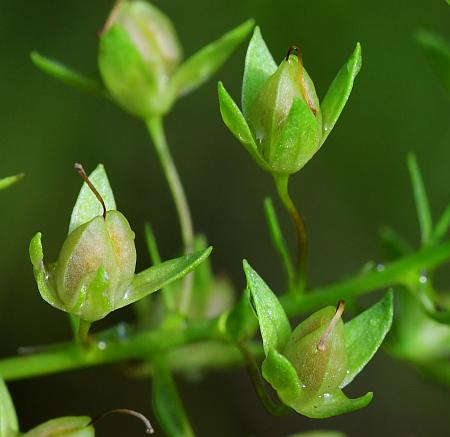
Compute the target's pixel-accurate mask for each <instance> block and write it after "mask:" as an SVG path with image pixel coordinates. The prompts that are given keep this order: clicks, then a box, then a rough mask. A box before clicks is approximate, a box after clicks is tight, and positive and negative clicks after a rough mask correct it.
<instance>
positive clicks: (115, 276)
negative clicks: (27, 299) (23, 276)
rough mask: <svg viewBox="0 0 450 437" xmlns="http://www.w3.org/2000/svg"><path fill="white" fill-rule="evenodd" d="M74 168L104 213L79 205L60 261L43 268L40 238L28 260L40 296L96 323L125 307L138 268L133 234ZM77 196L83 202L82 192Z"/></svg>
mask: <svg viewBox="0 0 450 437" xmlns="http://www.w3.org/2000/svg"><path fill="white" fill-rule="evenodd" d="M75 169H76V170H77V171H78V172H79V174H80V175H81V176H82V177H83V179H84V180H85V182H86V184H87V185H88V187H89V188H90V190H91V191H92V193H93V194H94V195H95V197H97V199H98V200H99V202H100V204H101V205H102V210H103V214H102V215H96V214H97V213H93V214H92V209H91V208H92V203H91V202H84V201H82V202H80V201H78V202H77V205H78V208H76V212H77V214H76V215H77V217H78V221H77V220H73V221H72V223H71V231H70V232H69V235H68V236H67V238H66V240H65V241H64V244H63V246H62V249H61V252H60V254H59V257H58V261H57V262H56V263H55V264H53V265H52V266H51V267H50V269H49V270H48V271H47V270H46V269H45V267H44V265H43V253H42V245H41V241H40V238H41V237H40V234H37V235H36V236H35V237H34V238H33V240H32V242H31V245H30V255H31V261H32V263H33V266H34V272H35V276H36V280H37V282H38V286H39V291H40V292H41V295H42V297H43V298H44V299H45V300H46V301H47V302H49V303H50V304H51V305H53V306H55V307H56V308H59V309H61V310H63V311H66V312H68V313H70V314H72V315H74V316H77V317H79V318H80V319H81V320H83V321H86V322H94V321H96V320H100V319H102V318H103V317H105V316H106V315H107V314H108V313H110V312H111V311H114V310H115V309H117V308H120V307H121V306H123V302H124V301H125V300H126V298H127V290H129V287H130V284H131V283H132V281H133V278H134V271H135V267H136V248H135V244H134V237H135V235H134V232H133V231H132V230H131V227H130V225H129V223H128V221H127V219H126V218H125V217H124V215H123V214H122V213H120V212H119V211H116V210H109V211H107V207H106V204H105V202H104V200H103V198H102V196H101V195H100V194H99V192H98V191H97V190H96V188H95V187H94V185H93V184H92V182H91V181H90V180H89V178H88V177H87V175H86V173H85V172H84V169H83V167H82V166H81V165H80V164H76V165H75ZM101 169H103V167H101ZM105 177H106V176H105ZM82 192H83V190H82ZM80 196H82V200H84V197H83V196H85V193H83V194H80ZM110 196H112V193H111V195H110ZM109 200H110V199H109ZM93 202H94V203H95V202H97V201H96V200H95V198H93ZM112 202H113V203H114V201H113V200H112ZM108 203H109V206H111V202H108ZM95 205H97V204H95ZM114 205H115V204H114ZM95 211H97V210H96V209H95ZM72 218H73V217H72ZM72 228H73V229H72Z"/></svg>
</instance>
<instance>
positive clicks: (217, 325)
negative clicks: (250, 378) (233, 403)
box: [0, 242, 450, 380]
mask: <svg viewBox="0 0 450 437" xmlns="http://www.w3.org/2000/svg"><path fill="white" fill-rule="evenodd" d="M448 260H450V242H446V243H444V244H442V245H440V246H436V247H427V248H425V249H422V250H421V251H420V252H417V253H414V254H412V255H409V256H407V257H404V258H401V259H399V260H397V261H394V262H392V263H390V264H387V265H385V266H383V268H378V269H375V270H371V271H369V272H365V273H358V274H357V275H356V276H354V277H352V278H350V279H346V280H344V281H341V282H337V283H335V284H332V285H329V286H325V287H321V288H318V289H316V290H311V292H309V293H308V294H305V295H302V296H294V295H290V294H286V295H284V296H282V298H281V303H282V304H283V307H284V309H285V310H286V313H287V314H288V315H289V316H290V317H293V316H299V315H300V314H302V313H305V312H310V311H313V310H315V309H318V308H321V307H323V306H326V305H333V304H335V303H336V302H337V301H338V300H340V299H344V300H345V299H348V298H354V297H357V296H360V295H363V294H366V293H369V292H372V291H376V290H381V289H384V288H388V287H392V286H395V285H398V284H402V285H403V284H405V283H407V282H408V280H409V278H410V277H411V275H413V274H415V275H416V274H417V272H420V271H422V270H426V269H432V268H433V267H436V266H438V265H441V264H443V263H444V262H446V261H448ZM223 340H224V334H223V316H222V317H219V318H217V319H213V320H203V321H197V322H190V323H189V324H188V325H187V326H182V327H180V328H178V329H174V330H164V329H157V330H153V331H142V332H134V333H133V332H132V333H130V334H129V335H128V336H125V337H124V336H122V335H119V336H118V338H117V339H115V338H112V339H111V335H109V336H107V334H105V333H99V334H97V335H94V336H92V337H91V342H90V347H87V348H80V347H79V346H78V345H76V344H74V343H73V342H69V343H63V344H59V345H55V346H48V347H46V348H45V349H44V350H42V349H41V350H39V351H38V352H36V353H33V354H31V355H23V356H16V357H11V358H5V359H3V360H0V375H1V376H3V378H4V379H7V380H13V379H24V378H29V377H33V376H39V375H46V374H51V373H57V372H62V371H66V370H72V369H79V368H83V367H90V366H95V365H100V364H106V363H113V362H121V361H128V360H132V359H138V360H139V359H142V360H144V361H146V360H148V358H149V357H151V356H152V355H153V354H158V353H160V352H162V351H164V352H168V353H169V356H170V354H171V353H172V352H174V353H175V354H176V352H175V351H176V350H177V349H179V348H181V347H188V346H189V345H192V344H193V343H198V342H204V341H213V342H214V343H217V342H218V341H219V343H220V344H222V342H223ZM221 351H222V353H221V355H220V357H221V358H220V362H218V361H215V365H216V366H220V365H222V364H224V366H225V363H227V364H226V365H232V363H234V362H236V363H239V360H238V359H236V348H229V349H228V351H227V350H226V349H221ZM183 356H184V357H185V356H186V354H184V355H183V354H182V355H179V356H178V366H179V368H180V369H181V370H182V369H183V364H184V361H183V360H184V358H183ZM228 358H229V360H228ZM203 359H204V361H201V360H203ZM235 359H236V361H234V360H235ZM201 360H200V357H199V361H196V362H195V363H194V364H192V365H193V366H196V365H198V366H199V367H201V363H202V362H203V363H204V364H205V365H207V364H208V363H209V362H211V360H216V358H215V357H211V355H208V354H205V355H204V358H202V359H201ZM217 360H219V359H218V358H217Z"/></svg>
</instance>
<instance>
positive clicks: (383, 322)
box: [340, 291, 394, 388]
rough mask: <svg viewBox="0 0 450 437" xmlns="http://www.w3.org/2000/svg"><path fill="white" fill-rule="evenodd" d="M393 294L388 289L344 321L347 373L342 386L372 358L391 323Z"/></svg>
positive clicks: (350, 380) (351, 379)
mask: <svg viewBox="0 0 450 437" xmlns="http://www.w3.org/2000/svg"><path fill="white" fill-rule="evenodd" d="M393 315H394V295H393V292H392V291H390V292H389V293H387V294H386V296H384V297H383V299H381V300H380V301H379V302H378V303H376V304H375V305H373V306H371V307H370V308H369V309H367V310H366V311H364V312H362V313H361V314H359V315H358V316H356V317H355V318H354V319H352V320H350V321H349V322H348V323H346V324H345V325H344V326H345V344H346V349H347V374H346V376H345V378H344V380H343V381H342V383H341V385H340V387H341V388H344V387H345V386H347V385H348V384H349V383H350V382H352V381H353V379H354V378H355V376H356V375H358V373H359V372H361V370H362V369H363V368H364V367H365V365H366V364H367V363H368V362H369V361H370V360H371V359H372V357H373V356H374V355H375V352H376V351H377V350H378V348H379V347H380V346H381V343H382V342H383V340H384V338H385V337H386V334H387V333H388V332H389V329H390V328H391V325H392V318H393Z"/></svg>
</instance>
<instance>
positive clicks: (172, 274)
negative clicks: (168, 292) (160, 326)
mask: <svg viewBox="0 0 450 437" xmlns="http://www.w3.org/2000/svg"><path fill="white" fill-rule="evenodd" d="M211 251H212V247H208V248H207V249H206V250H203V251H201V252H197V253H194V254H192V255H185V256H182V257H180V258H176V259H172V260H169V261H165V262H163V263H161V264H157V265H155V266H152V267H150V268H148V269H146V270H144V271H143V272H140V273H138V274H137V275H135V277H134V279H133V282H132V283H131V285H130V287H129V288H128V290H127V291H126V292H125V295H124V297H123V299H122V300H121V301H120V302H118V305H117V307H116V308H115V309H118V308H122V307H124V306H126V305H129V304H131V303H134V302H136V301H138V300H140V299H142V298H144V297H145V296H147V295H149V294H151V293H154V292H155V291H158V290H160V289H161V288H163V287H165V286H167V285H169V284H171V283H172V282H174V281H177V280H178V279H181V278H182V277H183V276H185V275H187V274H188V273H189V272H191V271H192V270H194V269H195V268H196V267H197V266H198V265H199V264H200V263H202V262H203V261H205V260H206V258H208V256H209V254H210V253H211Z"/></svg>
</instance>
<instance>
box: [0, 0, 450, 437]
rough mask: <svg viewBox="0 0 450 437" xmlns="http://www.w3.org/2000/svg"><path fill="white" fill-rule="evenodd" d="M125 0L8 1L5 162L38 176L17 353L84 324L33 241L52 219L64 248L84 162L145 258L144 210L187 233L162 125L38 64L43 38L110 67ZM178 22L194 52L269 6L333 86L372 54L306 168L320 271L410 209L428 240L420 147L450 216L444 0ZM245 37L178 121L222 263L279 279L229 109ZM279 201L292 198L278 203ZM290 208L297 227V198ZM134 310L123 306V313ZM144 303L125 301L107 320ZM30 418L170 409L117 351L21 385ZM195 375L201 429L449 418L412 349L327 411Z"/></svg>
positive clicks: (359, 426) (23, 205)
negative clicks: (61, 299) (428, 47)
mask: <svg viewBox="0 0 450 437" xmlns="http://www.w3.org/2000/svg"><path fill="white" fill-rule="evenodd" d="M112 3H113V2H112V0H98V1H95V2H94V1H88V0H84V1H80V0H64V1H50V0H39V1H19V0H0V56H1V68H0V105H1V106H0V114H1V116H0V175H3V176H6V175H9V174H12V173H15V172H19V171H24V172H25V173H26V179H25V180H24V181H23V182H22V183H20V184H19V185H17V186H15V187H13V188H11V189H9V190H7V191H5V192H2V193H1V198H0V244H1V252H0V253H1V255H0V261H1V262H0V277H1V286H0V320H1V324H0V328H1V329H0V332H1V337H0V355H1V356H2V357H4V356H7V355H10V354H14V353H15V351H16V349H17V348H18V347H19V346H24V345H35V344H43V343H47V342H51V341H62V340H65V339H67V338H68V337H69V335H70V332H69V327H68V324H67V320H66V317H65V315H64V314H63V313H61V312H59V311H56V310H53V309H52V308H50V306H49V305H47V304H45V303H44V302H43V301H42V300H41V298H40V296H39V294H38V292H37V289H36V285H35V283H34V280H33V275H32V270H31V265H30V262H29V259H28V252H27V247H28V242H29V240H30V238H31V237H32V235H33V234H34V233H35V232H36V231H38V230H39V231H42V232H43V236H44V237H43V238H44V245H45V248H46V256H47V259H48V260H52V259H55V258H56V256H57V253H58V250H59V247H60V245H61V244H62V241H63V239H64V236H65V233H66V232H67V226H68V222H69V216H70V212H71V208H72V206H73V203H74V201H75V198H76V196H77V193H78V190H79V187H80V180H79V178H78V177H77V176H76V174H75V173H74V172H73V170H72V165H73V163H74V162H75V161H81V162H83V163H84V165H85V167H87V168H88V169H92V168H93V167H94V166H95V165H96V164H97V163H98V162H103V163H104V164H105V166H106V168H107V170H108V173H109V175H110V180H111V183H112V185H113V188H114V190H115V193H116V199H117V201H118V205H119V209H120V210H121V211H122V212H124V213H125V214H126V215H127V217H128V219H129V221H130V223H131V224H132V226H133V227H134V229H135V231H136V233H137V245H138V250H139V252H140V254H141V256H140V260H139V267H140V268H143V267H145V266H146V265H147V264H148V260H147V258H146V255H145V250H144V246H143V238H142V237H143V235H142V234H143V233H142V227H143V224H144V222H145V221H147V220H150V221H151V222H152V224H153V225H154V228H155V230H156V233H157V237H158V240H159V243H160V245H161V248H162V253H163V256H164V257H165V258H167V257H171V256H174V255H175V254H176V253H177V252H178V250H179V247H180V242H179V241H180V239H179V234H178V225H177V220H176V217H175V214H174V208H173V204H172V201H171V198H170V196H169V193H168V189H167V186H166V183H165V181H164V178H163V176H162V173H161V170H160V168H159V166H158V162H157V159H156V156H155V153H154V151H153V149H152V148H151V147H150V145H149V141H148V139H147V136H146V131H145V129H144V127H143V126H142V125H141V124H140V123H139V122H137V121H136V120H134V119H132V118H131V117H129V116H128V115H126V114H124V113H123V112H122V111H120V110H119V109H117V108H116V107H114V106H113V105H111V104H109V103H108V102H106V101H102V100H100V99H96V98H94V97H90V96H87V95H83V94H78V93H77V92H75V91H73V90H71V89H68V88H65V87H64V86H62V85H61V84H59V83H57V82H55V81H54V80H52V79H50V78H48V77H46V76H45V75H44V74H42V73H41V72H39V71H37V70H36V69H35V68H34V67H33V65H32V64H31V62H30V61H29V56H28V55H29V52H30V51H31V50H33V49H37V50H39V51H40V52H42V53H44V54H47V55H49V56H52V57H54V58H57V59H61V60H64V61H65V62H66V63H67V64H69V65H71V66H74V67H76V68H78V69H79V70H81V71H85V72H87V73H90V72H95V70H96V46H97V33H98V31H99V29H100V28H101V26H102V23H103V20H104V19H105V17H106V15H107V14H108V11H109V9H110V7H111V5H112ZM155 3H156V4H157V6H160V7H161V8H162V9H163V10H164V11H165V12H167V13H168V14H169V15H170V16H171V17H172V18H173V21H174V22H175V25H176V27H177V29H178V33H179V37H180V39H181V41H182V44H183V46H184V48H185V54H187V55H189V54H191V53H193V51H195V50H196V49H198V48H199V47H200V46H202V45H204V44H205V43H207V42H209V41H210V40H212V39H214V38H216V37H218V36H219V35H221V34H222V33H223V32H225V31H226V30H228V29H230V28H232V27H234V26H235V25H237V24H238V23H240V22H242V21H243V20H244V19H246V18H248V17H254V18H255V19H256V20H257V22H258V24H259V25H260V26H261V28H262V32H263V35H264V37H265V39H266V41H267V42H268V45H269V47H270V49H271V50H272V53H273V54H274V56H275V57H276V59H277V60H280V59H281V58H282V56H283V55H284V53H285V51H286V49H287V47H288V46H290V45H291V44H297V45H300V46H301V47H302V49H303V52H304V62H305V65H306V66H307V68H308V71H309V73H310V75H311V76H312V78H313V79H314V81H315V84H316V88H317V91H318V93H319V96H323V94H324V92H325V91H326V89H327V87H328V85H329V83H330V82H331V80H332V79H333V77H334V75H335V73H336V72H337V70H338V68H339V67H340V66H341V64H342V63H343V62H344V60H345V59H346V58H347V56H348V55H349V54H350V53H351V51H352V49H353V47H354V44H355V42H356V41H357V40H359V41H360V42H361V43H362V47H363V69H362V71H361V73H360V75H359V77H358V79H357V81H356V87H355V89H354V92H353V94H352V96H351V99H350V102H349V105H348V106H347V108H346V109H345V111H344V113H343V115H342V117H341V119H340V120H339V123H338V124H337V126H336V128H335V130H334V132H333V134H332V135H331V136H330V138H329V139H328V141H327V143H326V146H325V147H324V148H323V149H322V150H321V151H320V153H318V155H317V156H316V157H315V159H313V160H312V162H311V163H310V164H308V165H307V167H306V168H305V169H304V170H303V171H302V172H301V174H300V175H297V176H296V177H294V178H293V180H292V191H293V195H294V197H295V199H296V201H297V202H298V203H299V205H300V206H301V210H302V211H303V213H304V215H305V216H306V220H307V227H308V232H309V238H310V242H311V258H312V259H311V278H312V282H313V283H314V284H323V283H325V282H328V281H331V280H333V279H335V278H339V277H342V276H345V275H347V274H349V273H351V272H352V271H354V270H356V269H358V268H360V267H361V266H362V265H363V264H364V263H365V262H366V261H368V260H377V259H379V258H380V256H381V253H380V248H379V244H378V239H377V232H378V229H379V227H380V225H383V224H392V225H393V226H394V227H395V228H397V229H398V230H401V231H402V232H403V234H404V235H406V236H407V237H408V238H410V239H411V241H413V242H417V236H418V226H417V220H416V218H415V210H414V206H413V202H412V195H411V190H410V187H409V183H408V174H407V171H406V166H405V157H406V154H407V152H408V151H411V150H412V151H415V152H416V153H417V155H418V158H419V162H420V164H421V167H422V170H423V173H424V177H425V180H426V182H427V186H428V191H429V194H430V199H431V202H432V207H433V211H434V213H435V215H437V214H438V213H439V212H440V211H441V210H442V209H443V208H444V206H445V205H446V204H447V202H448V200H449V162H450V148H449V143H450V128H449V123H448V120H449V115H450V112H449V101H448V99H447V98H446V97H445V95H444V92H443V90H442V89H441V88H440V85H439V83H438V81H437V80H436V79H435V77H434V75H433V73H432V71H431V69H430V68H429V66H428V64H427V62H426V60H425V59H424V57H423V55H422V53H421V51H420V49H419V48H418V46H417V45H416V43H415V41H414V39H413V32H414V30H415V29H417V28H418V27H425V28H428V29H431V30H435V31H437V32H439V33H441V34H443V35H444V36H447V37H449V32H448V30H449V23H450V10H449V8H448V6H447V5H446V4H445V2H444V1H443V0H410V1H401V0H398V1H393V0H379V1H377V2H363V1H361V0H327V1H325V0H323V1H317V0H316V1H314V0H297V1H294V0H291V1H289V0H278V1H276V2H275V1H272V2H271V1H268V0H240V1H238V0H227V1H225V0H223V1H206V0H194V1H190V2H186V1H169V0H167V1H158V2H155ZM244 54H245V47H244V46H242V47H241V48H240V49H239V51H238V52H237V53H236V54H235V55H234V56H233V58H232V59H231V61H230V62H229V63H228V64H227V65H226V67H225V68H223V69H222V71H221V72H220V73H219V75H218V76H217V77H216V78H215V79H214V80H212V81H210V82H209V83H208V84H207V85H206V86H204V87H203V88H201V90H200V91H198V92H196V93H195V94H193V95H190V96H188V97H187V98H185V99H183V100H182V101H180V102H179V103H178V104H177V105H176V107H175V109H174V111H173V112H172V113H171V114H170V116H169V117H168V119H167V121H166V126H167V130H168V137H169V141H170V144H171V145H172V150H173V154H174V156H175V158H176V161H177V163H178V166H179V171H180V173H181V176H182V179H183V181H184V183H185V186H186V191H187V195H188V198H189V200H190V202H191V207H192V212H193V215H194V222H195V228H196V230H197V231H202V232H204V233H206V234H207V235H208V238H209V240H210V242H211V243H212V244H213V245H214V252H213V257H212V260H213V264H214V267H215V268H216V270H217V271H226V272H228V273H229V274H230V276H231V277H232V279H233V281H234V283H235V284H236V287H237V289H240V288H241V287H242V285H243V274H242V272H241V260H242V258H243V257H245V258H247V259H248V260H249V261H250V262H251V263H252V265H253V266H254V267H255V268H256V269H257V270H258V271H259V272H260V273H261V274H262V275H263V276H264V277H265V278H266V279H267V281H268V282H269V283H270V284H271V285H272V286H273V288H275V289H281V288H282V287H283V286H284V284H283V281H282V280H281V278H282V274H281V273H282V272H281V269H280V268H279V266H278V262H277V258H276V256H275V255H274V252H273V250H272V247H271V244H270V240H269V237H268V235H267V233H266V230H265V221H264V217H263V215H262V199H263V197H264V196H265V195H267V194H271V195H273V194H274V190H273V187H272V182H271V180H270V177H269V176H268V175H267V174H264V173H263V172H262V171H260V170H259V168H257V166H256V164H254V163H253V162H252V161H251V160H250V158H249V157H248V156H247V154H246V153H245V152H244V151H243V149H242V147H241V146H240V145H239V144H238V143H237V142H236V141H235V140H234V138H233V137H232V136H231V135H230V134H229V132H228V131H227V130H226V128H225V127H224V125H223V124H222V122H221V120H220V115H219V111H218V104H217V97H216V82H217V79H219V78H220V79H222V80H224V82H225V84H226V85H227V87H228V89H229V90H230V91H231V93H232V94H233V95H234V97H235V98H236V99H238V96H239V95H240V84H241V77H242V70H243V59H244ZM278 206H279V205H278ZM280 213H281V216H282V221H283V223H284V225H285V227H286V229H287V230H288V235H289V236H290V237H291V238H290V240H291V241H292V242H293V240H294V234H293V232H292V229H291V226H290V223H289V221H288V219H287V217H286V216H285V215H284V212H281V209H280ZM446 276H447V279H450V278H449V276H450V275H449V274H447V275H446ZM118 316H119V317H118ZM123 317H127V318H128V319H129V318H130V313H127V312H126V311H125V312H121V313H120V314H117V315H114V316H112V317H109V319H107V321H106V322H107V323H112V322H113V320H118V319H120V318H123ZM10 387H11V391H12V394H13V396H14V399H15V401H16V406H17V409H18V413H19V417H20V422H21V424H22V428H23V429H24V430H26V429H28V428H30V427H31V426H34V425H36V424H37V423H39V422H42V421H43V420H44V419H47V418H50V417H55V416H63V415H75V414H88V415H95V414H96V413H98V412H101V411H103V410H106V409H109V408H114V407H118V406H127V407H130V408H136V409H139V410H141V411H144V412H147V413H148V414H149V415H150V417H152V412H151V405H150V401H149V399H150V383H149V382H148V381H146V380H143V381H141V380H129V379H126V378H125V377H124V376H123V374H122V373H121V372H120V371H119V369H117V368H115V367H104V368H93V369H90V370H83V371H78V372H71V373H68V374H62V375H55V376H51V377H48V378H41V379H33V380H29V381H21V382H16V383H13V384H11V385H10ZM180 389H181V393H182V396H183V399H184V400H185V402H186V407H187V410H188V412H189V413H190V416H191V419H192V422H193V426H194V429H195V430H197V432H198V435H199V436H212V435H214V436H249V435H254V436H258V437H259V436H274V437H283V436H286V435H287V434H289V433H290V432H294V431H300V430H306V429H313V428H334V429H340V430H343V431H347V432H348V433H349V435H350V436H354V437H356V436H405V437H406V436H408V437H412V436H431V435H432V436H446V435H449V432H450V431H449V417H448V414H449V408H450V394H449V391H448V390H445V389H444V388H440V387H438V386H435V385H433V384H431V383H429V382H427V381H425V380H422V379H421V378H420V377H419V376H418V374H416V373H415V372H414V371H413V370H412V369H410V368H408V367H406V366H405V365H404V364H402V363H399V362H396V361H394V360H392V359H391V358H389V357H387V356H386V355H385V354H384V353H383V352H381V353H379V354H378V355H377V356H376V358H375V359H374V361H373V362H372V363H371V364H370V365H369V366H368V367H367V369H366V371H365V372H364V373H363V374H362V375H361V376H360V377H359V378H358V379H357V381H355V383H354V384H353V385H352V386H351V387H350V394H351V395H360V394H362V393H365V391H367V390H373V391H374V392H375V398H374V401H373V402H372V404H371V405H370V406H369V407H368V408H366V409H364V410H362V411H359V412H356V413H352V414H350V415H347V416H342V417H338V418H336V419H328V420H325V421H321V422H317V421H312V420H309V419H307V418H304V417H301V416H299V415H294V414H292V415H290V416H288V417H287V418H272V417H270V416H268V414H266V413H265V412H264V410H263V409H262V407H261V406H260V405H259V404H258V400H257V398H256V396H255V395H254V393H253V391H252V388H251V385H250V383H249V381H248V380H247V377H246V375H245V372H244V371H242V370H235V371H227V372H224V373H220V374H213V375H210V376H208V377H207V378H206V379H205V380H203V381H202V382H200V383H198V384H189V383H186V382H183V381H180ZM142 432H143V430H142V428H141V426H140V424H138V423H135V422H134V421H133V420H132V419H128V418H124V417H118V418H110V419H109V420H108V421H105V422H104V423H102V424H99V426H98V435H99V436H102V435H103V436H107V435H109V436H121V435H125V434H126V435H130V436H131V435H136V436H138V435H142Z"/></svg>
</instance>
